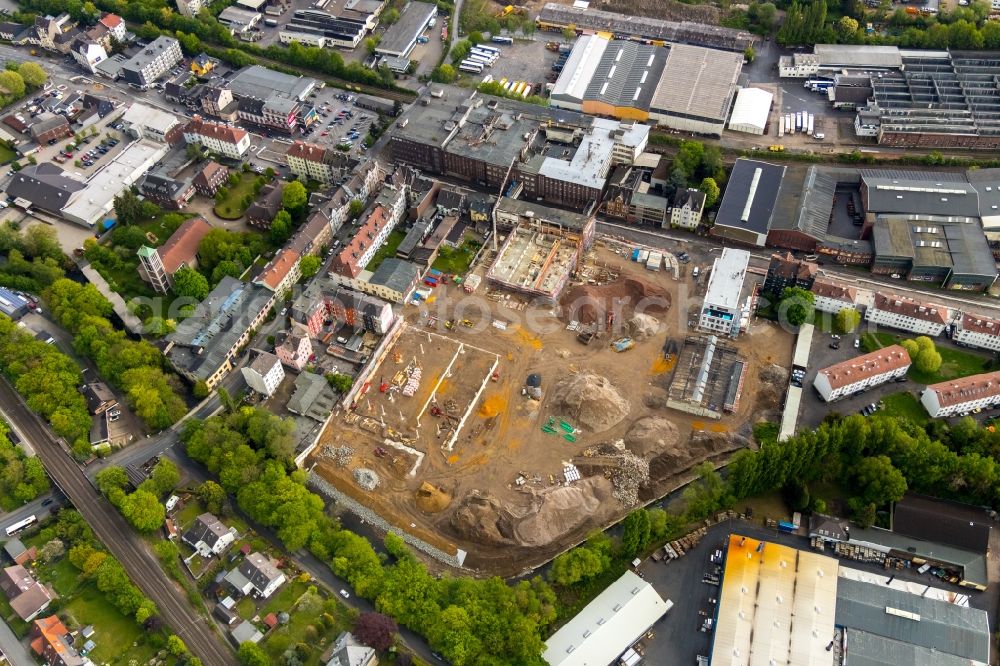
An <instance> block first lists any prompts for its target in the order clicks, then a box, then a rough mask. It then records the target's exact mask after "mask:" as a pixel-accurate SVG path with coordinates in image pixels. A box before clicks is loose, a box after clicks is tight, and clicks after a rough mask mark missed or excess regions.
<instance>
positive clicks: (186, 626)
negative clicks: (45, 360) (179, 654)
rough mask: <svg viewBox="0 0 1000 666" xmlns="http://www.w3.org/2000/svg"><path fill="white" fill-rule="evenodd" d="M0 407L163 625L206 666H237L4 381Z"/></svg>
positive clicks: (131, 532)
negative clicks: (157, 609)
mask: <svg viewBox="0 0 1000 666" xmlns="http://www.w3.org/2000/svg"><path fill="white" fill-rule="evenodd" d="M0 402H2V403H3V405H4V408H5V411H6V413H7V414H8V415H9V416H10V417H11V420H12V421H13V422H14V423H15V424H16V426H17V428H18V429H19V430H20V431H21V432H23V433H25V434H26V435H27V436H28V438H29V439H30V440H31V442H32V444H33V445H34V446H35V451H36V453H37V454H38V457H39V458H40V459H41V461H42V463H43V464H44V465H45V470H46V471H47V472H48V474H49V476H50V477H51V478H52V480H53V482H54V483H55V485H56V486H57V487H58V488H59V489H60V490H61V491H62V492H63V493H64V494H65V495H66V497H68V498H69V500H70V501H71V502H73V505H74V506H75V507H76V508H77V510H78V511H79V512H80V513H81V514H82V515H83V517H84V518H85V519H86V521H87V523H88V524H89V525H90V526H91V527H92V528H93V530H94V533H95V534H96V535H97V538H98V539H100V540H101V542H102V543H104V545H105V546H107V548H108V550H109V551H111V554H112V555H114V556H115V557H116V558H117V559H118V561H120V562H121V564H122V566H124V567H125V570H126V571H127V572H128V574H129V576H130V577H131V579H132V581H133V582H134V583H135V584H136V585H138V586H139V588H140V589H141V590H142V591H143V593H144V594H146V595H147V596H149V598H150V599H152V600H153V602H155V603H156V605H157V607H158V608H159V611H160V615H161V617H162V618H163V620H164V621H165V622H166V624H167V625H168V626H169V627H170V628H171V629H172V630H173V631H174V633H176V634H177V635H178V636H179V637H180V638H181V639H182V640H183V641H184V643H185V644H187V646H188V649H189V650H191V652H192V653H193V654H194V655H196V656H197V657H198V658H200V659H201V660H202V662H203V663H204V664H210V665H211V666H227V665H230V664H235V663H236V657H235V655H234V654H233V652H232V651H231V650H230V649H229V648H228V646H227V645H226V644H225V642H224V641H223V639H222V638H221V637H220V636H219V635H218V634H217V633H216V632H215V627H214V625H212V623H211V621H210V620H207V619H205V618H202V617H200V616H198V615H197V614H196V613H195V611H194V610H193V609H192V608H191V607H190V606H189V605H188V602H187V598H186V597H185V595H184V593H183V591H182V590H180V589H179V588H178V587H177V586H176V585H175V584H174V583H173V581H171V580H170V579H169V578H168V577H167V575H166V573H164V571H163V569H162V568H161V567H160V565H159V563H158V562H157V561H156V559H155V558H154V557H153V555H152V553H150V551H149V549H148V548H147V546H146V544H145V543H144V542H143V541H142V539H141V538H140V537H139V536H138V535H137V534H136V533H135V531H134V530H133V529H132V528H131V527H130V526H129V525H128V523H126V522H125V519H124V518H122V517H121V515H119V513H118V511H117V510H116V509H115V508H114V507H112V506H111V505H110V504H109V503H108V502H107V501H106V500H105V499H104V498H103V497H101V495H100V494H99V493H98V492H97V490H96V489H95V488H94V486H93V485H92V484H91V482H90V481H89V480H88V479H87V476H86V475H85V474H84V473H83V470H82V469H80V467H79V465H77V463H76V462H75V461H74V460H73V459H72V458H71V457H70V455H69V453H68V452H67V451H65V450H64V449H63V448H62V446H60V443H59V441H58V440H57V439H56V438H55V437H53V435H52V434H51V432H50V431H49V429H48V427H47V426H46V425H45V424H44V423H43V422H42V421H41V419H40V418H39V417H38V416H37V415H36V414H35V413H34V412H32V411H31V410H30V409H28V408H27V406H25V404H24V403H23V401H22V400H21V397H20V396H19V395H18V394H17V393H16V392H15V391H14V390H13V388H11V386H10V384H8V383H7V381H6V380H4V381H2V382H0Z"/></svg>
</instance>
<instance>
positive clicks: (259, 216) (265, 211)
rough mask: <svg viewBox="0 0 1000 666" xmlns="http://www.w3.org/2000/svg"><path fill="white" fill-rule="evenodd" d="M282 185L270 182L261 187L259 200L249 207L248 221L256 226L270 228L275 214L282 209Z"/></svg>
mask: <svg viewBox="0 0 1000 666" xmlns="http://www.w3.org/2000/svg"><path fill="white" fill-rule="evenodd" d="M281 190H282V188H281V186H280V185H275V184H274V183H268V184H267V185H265V186H264V187H262V188H261V190H260V193H259V194H258V195H257V200H256V201H254V202H253V204H251V205H250V207H249V208H247V212H246V218H247V222H248V223H249V224H250V225H251V226H254V227H259V228H261V229H270V228H271V222H272V221H273V220H274V216H275V215H277V214H278V211H279V210H281Z"/></svg>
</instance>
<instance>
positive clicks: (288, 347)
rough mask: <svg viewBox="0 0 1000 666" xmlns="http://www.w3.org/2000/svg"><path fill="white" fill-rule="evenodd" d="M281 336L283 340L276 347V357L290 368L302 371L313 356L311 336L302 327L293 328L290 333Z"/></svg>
mask: <svg viewBox="0 0 1000 666" xmlns="http://www.w3.org/2000/svg"><path fill="white" fill-rule="evenodd" d="M281 336H283V337H281ZM281 336H279V337H280V338H281V339H279V340H278V344H276V345H275V347H274V353H275V355H276V356H277V357H278V358H279V359H281V362H282V363H284V364H285V365H287V366H288V367H290V368H295V369H296V370H302V368H304V367H306V363H308V362H309V358H310V357H311V356H312V354H313V346H312V341H311V340H310V339H309V335H308V334H307V332H306V331H305V330H303V329H302V328H301V327H299V326H293V327H292V330H291V331H290V332H287V333H283V334H281Z"/></svg>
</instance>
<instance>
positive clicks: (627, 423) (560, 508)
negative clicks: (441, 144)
mask: <svg viewBox="0 0 1000 666" xmlns="http://www.w3.org/2000/svg"><path fill="white" fill-rule="evenodd" d="M508 249H509V246H508ZM629 256H630V248H624V247H619V246H616V245H608V243H607V242H605V241H600V242H598V243H596V244H595V246H594V247H593V248H591V250H590V251H588V252H587V253H586V254H585V255H583V257H582V261H581V265H580V267H579V268H578V269H577V270H575V271H572V273H571V277H569V278H568V279H569V284H567V285H566V288H565V289H563V290H562V291H561V293H559V294H558V299H557V300H555V301H550V302H544V303H541V304H539V299H534V300H530V299H529V298H528V297H527V296H526V295H525V294H524V293H519V292H516V291H511V290H507V289H502V288H499V287H497V286H495V285H494V286H493V287H491V288H490V289H488V290H486V289H485V287H484V288H483V289H480V291H479V292H478V293H475V294H471V295H470V294H469V293H466V291H465V290H464V289H463V288H462V286H460V285H456V284H454V283H449V284H446V285H441V286H439V287H437V288H436V289H435V293H434V294H433V296H431V297H430V298H429V299H427V300H426V301H425V302H424V303H423V304H421V306H420V307H419V308H417V307H408V308H407V309H405V310H404V311H403V314H404V316H405V318H406V325H405V327H404V328H403V329H402V332H401V333H399V334H398V335H397V336H396V337H395V340H394V341H391V342H390V344H388V345H387V347H386V349H385V351H384V352H383V353H382V354H381V355H380V356H378V357H376V358H374V359H373V364H374V365H373V369H372V372H371V374H370V375H369V377H370V380H369V381H368V382H367V383H366V384H365V386H364V388H363V389H362V390H361V391H359V393H358V395H357V396H356V397H355V398H354V399H353V402H352V404H351V405H350V407H349V408H348V409H345V410H343V411H341V412H338V413H335V414H334V415H333V417H332V418H331V420H330V422H329V423H328V425H327V427H326V428H325V430H324V431H323V433H322V434H321V436H320V440H319V444H318V446H317V447H316V449H315V450H314V451H313V453H312V454H311V455H310V459H309V460H308V461H307V463H306V467H308V468H311V469H312V470H313V472H314V473H315V474H317V475H318V476H319V477H320V478H321V479H323V480H324V481H326V482H327V483H329V484H331V485H332V486H334V487H335V488H336V489H337V490H338V491H339V492H341V493H343V494H346V495H348V496H349V497H350V498H352V499H354V500H356V501H357V502H359V503H361V504H363V505H364V506H365V507H367V508H369V509H371V510H372V511H374V512H375V513H376V514H378V515H379V516H380V517H381V518H383V519H385V520H386V521H388V522H389V523H390V524H391V525H393V526H395V527H397V528H399V529H400V530H402V531H404V532H407V533H409V534H411V535H412V536H414V537H416V538H418V539H421V540H423V541H424V542H426V543H428V544H430V545H431V546H433V547H434V548H436V549H438V550H440V551H443V552H444V553H446V554H449V555H454V554H455V553H461V554H462V558H463V559H464V565H463V566H464V567H465V568H467V569H469V570H471V571H473V572H477V573H480V574H484V575H501V576H510V575H516V574H518V573H521V572H522V571H524V570H526V569H530V568H533V567H535V566H538V565H540V564H542V563H544V562H545V561H547V560H548V559H550V558H552V557H553V556H555V555H556V554H558V553H559V552H561V551H562V550H565V549H566V548H568V547H570V546H571V545H573V544H575V543H578V542H579V541H581V540H583V539H584V538H586V535H587V534H588V533H589V532H590V531H591V530H593V529H595V528H599V527H603V526H606V525H609V524H611V523H613V522H615V521H617V520H619V519H620V518H621V517H622V516H623V515H624V514H625V513H627V512H628V511H630V510H632V509H633V508H635V507H637V506H640V505H642V504H645V503H647V502H649V501H652V500H655V499H657V498H659V497H662V496H663V495H665V494H666V493H668V492H670V491H672V490H674V489H676V488H678V487H679V486H681V485H683V484H684V483H686V482H687V481H689V480H690V478H691V471H690V470H691V468H692V467H694V466H695V465H697V464H699V463H701V462H703V461H705V460H710V461H713V462H715V463H718V464H721V463H723V462H724V461H725V460H727V459H728V457H729V456H730V455H731V454H732V453H733V452H735V451H737V450H738V449H740V448H742V447H745V446H748V445H749V442H750V433H751V431H752V425H753V422H754V421H756V420H758V419H760V418H767V417H770V418H774V417H775V414H776V413H777V410H779V409H780V406H781V402H782V399H783V396H784V390H785V388H786V387H787V384H788V375H787V372H786V371H784V370H783V369H782V368H783V367H788V365H789V363H790V361H791V351H792V343H791V338H790V336H789V335H788V334H787V333H785V332H783V331H781V330H780V329H779V328H778V327H776V326H770V325H768V324H767V323H761V324H760V325H755V326H754V327H752V328H751V329H750V333H748V334H746V335H744V336H742V337H740V338H738V339H736V340H732V341H727V342H726V343H724V344H723V343H721V342H717V343H716V348H715V350H714V352H713V358H714V359H718V360H713V361H712V365H711V369H710V372H709V374H710V377H709V378H708V379H707V380H706V382H707V383H706V384H705V385H704V388H703V390H702V392H703V394H704V397H703V398H702V403H703V407H704V409H705V410H709V408H710V407H712V408H717V410H718V411H719V414H718V416H715V415H714V414H708V413H707V412H699V413H690V412H691V411H692V410H690V409H689V410H687V411H682V410H680V409H677V408H671V406H670V402H671V400H672V399H673V392H674V386H675V385H679V384H678V381H679V380H678V379H677V376H678V375H679V374H680V375H684V376H687V375H688V374H690V373H692V372H694V368H695V366H697V367H698V368H700V367H701V365H700V364H699V362H697V361H696V360H694V359H695V357H696V356H697V354H695V349H696V348H695V346H694V343H692V342H690V341H689V339H692V338H695V336H690V335H689V333H688V329H687V327H686V323H687V322H686V319H687V317H686V308H685V307H683V306H681V307H680V308H677V307H675V305H674V304H675V303H677V302H678V301H677V299H678V298H679V294H684V295H685V298H686V297H687V296H686V295H687V293H688V291H689V290H690V288H691V286H690V282H687V280H686V279H685V278H684V276H682V275H681V276H678V275H676V274H674V273H672V272H670V271H666V272H656V271H651V270H646V268H645V267H644V265H642V264H639V263H635V262H632V261H629ZM495 259H496V257H495V256H493V255H492V254H491V253H490V252H487V253H485V256H484V257H483V258H482V259H481V260H480V261H479V262H478V265H477V266H476V267H474V268H473V271H474V273H475V274H478V275H479V276H480V278H482V277H483V275H484V272H485V270H486V267H488V266H491V265H495V263H494V262H495ZM482 284H483V285H484V286H485V284H486V280H482ZM697 339H701V337H700V336H698V337H697ZM704 351H705V350H702V356H703V355H704ZM737 360H738V361H739V362H740V363H741V364H742V367H743V371H742V372H741V373H740V379H739V381H738V382H737V387H736V389H735V391H736V393H739V394H742V399H740V398H739V396H732V395H730V393H731V390H733V389H731V388H730V387H731V382H730V381H729V380H728V378H727V377H730V376H731V375H732V373H733V372H734V367H735V364H736V362H737ZM719 364H721V365H719ZM724 378H727V379H724ZM696 380H697V377H696ZM688 391H689V392H690V391H691V389H688ZM691 399H692V398H691V397H690V396H688V397H687V400H688V402H690V401H691ZM709 411H712V410H709Z"/></svg>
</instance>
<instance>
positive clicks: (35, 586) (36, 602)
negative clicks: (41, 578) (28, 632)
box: [0, 564, 56, 622]
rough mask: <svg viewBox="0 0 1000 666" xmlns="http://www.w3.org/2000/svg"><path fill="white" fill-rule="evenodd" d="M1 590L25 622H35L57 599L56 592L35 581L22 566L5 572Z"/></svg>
mask: <svg viewBox="0 0 1000 666" xmlns="http://www.w3.org/2000/svg"><path fill="white" fill-rule="evenodd" d="M0 590H3V593H4V594H5V595H6V596H7V600H8V601H9V602H10V607H11V609H12V610H13V611H14V612H15V613H16V614H17V616H18V617H19V618H21V620H23V621H24V622H31V621H32V620H34V619H35V617H37V616H38V614H39V613H41V612H42V611H43V610H45V609H46V608H48V606H49V604H50V603H52V600H53V599H55V598H56V594H55V593H54V592H52V591H51V590H50V589H49V588H47V587H46V586H44V585H42V584H41V583H39V582H38V581H37V580H35V578H34V577H33V576H32V575H31V574H30V573H29V572H28V570H27V569H25V568H24V567H23V566H22V565H20V564H15V565H14V566H11V567H6V568H5V569H4V570H3V574H2V575H0Z"/></svg>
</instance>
